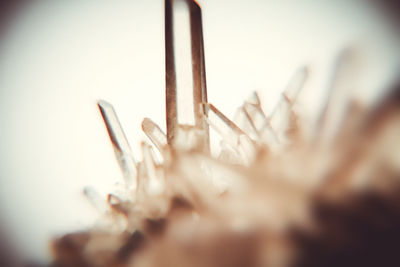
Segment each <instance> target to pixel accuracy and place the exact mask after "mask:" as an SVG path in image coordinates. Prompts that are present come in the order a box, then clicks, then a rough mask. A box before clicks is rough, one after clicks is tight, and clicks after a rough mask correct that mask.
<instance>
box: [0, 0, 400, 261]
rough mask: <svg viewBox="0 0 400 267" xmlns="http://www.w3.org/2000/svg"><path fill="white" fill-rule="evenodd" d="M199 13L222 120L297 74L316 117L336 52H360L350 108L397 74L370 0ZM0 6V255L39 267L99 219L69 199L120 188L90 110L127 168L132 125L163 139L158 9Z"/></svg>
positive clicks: (223, 3)
mask: <svg viewBox="0 0 400 267" xmlns="http://www.w3.org/2000/svg"><path fill="white" fill-rule="evenodd" d="M18 2H19V4H18ZM199 2H200V4H201V5H202V7H203V22H204V38H205V56H206V71H207V84H208V98H209V102H211V103H213V104H215V105H216V106H217V107H219V108H220V109H221V110H222V111H223V112H224V113H225V114H227V115H228V116H233V114H234V112H235V109H236V107H237V106H239V105H240V104H241V103H242V101H243V100H244V99H245V98H246V97H247V96H248V95H249V94H250V93H251V92H252V91H254V90H257V91H259V92H260V95H261V96H262V100H263V101H264V107H265V110H266V112H268V111H270V110H271V109H272V108H273V104H274V103H275V102H276V101H277V100H278V98H279V94H280V92H281V91H282V90H283V89H284V87H285V85H286V83H287V81H288V80H289V78H290V76H291V75H292V74H293V73H294V72H295V70H296V69H297V68H299V67H301V66H303V65H305V64H308V65H310V67H311V80H310V81H309V83H308V86H307V90H306V91H305V92H303V94H302V96H301V99H300V103H299V105H300V106H301V107H302V109H303V110H304V112H305V113H307V112H308V113H309V114H311V115H313V114H316V113H317V112H318V108H319V107H320V105H321V104H322V99H323V97H324V95H325V94H326V89H327V87H328V80H329V76H330V73H331V71H332V68H333V64H334V61H335V59H336V57H337V55H338V54H339V52H340V51H341V50H342V49H343V48H345V47H349V46H351V47H355V48H356V51H358V52H357V53H359V54H360V60H361V63H362V64H360V68H359V69H358V70H357V71H356V72H357V73H358V74H359V76H357V82H356V83H355V88H354V89H355V91H354V92H355V93H354V94H355V95H357V96H358V97H359V99H360V100H361V101H364V102H368V101H371V100H373V99H375V98H376V97H377V96H378V95H379V94H380V93H381V92H382V89H383V88H385V87H387V85H388V84H389V83H390V82H391V81H392V80H393V79H395V78H396V74H398V73H399V70H400V68H399V66H400V51H399V50H398V47H400V46H399V43H400V42H399V36H398V35H397V32H398V28H397V25H396V24H394V23H393V20H392V18H391V17H390V15H389V14H390V12H386V11H387V10H390V9H387V10H386V11H385V9H384V8H382V7H383V6H384V5H382V3H378V2H379V1H377V2H376V3H374V2H368V1H348V0H339V1H317V0H315V1H311V0H306V1H273V0H247V1H235V0H230V1H228V0H218V1H211V0H203V1H199ZM0 8H1V11H0V16H1V21H0V23H1V24H0V40H1V41H0V227H1V229H2V230H1V231H0V232H2V233H3V234H1V233H0V238H1V240H0V241H1V242H2V244H3V245H2V246H0V248H1V250H2V251H3V250H6V249H7V250H10V251H12V250H13V251H17V252H18V253H20V255H22V257H26V258H28V259H30V260H32V261H39V262H42V261H46V259H48V258H49V255H50V252H49V240H50V239H51V238H52V237H54V236H57V235H60V234H63V233H66V232H70V231H76V230H82V229H86V228H89V227H90V226H91V225H92V224H93V223H94V222H95V220H96V218H98V214H97V213H96V211H95V210H94V209H93V208H92V207H91V205H90V204H89V202H88V201H87V200H86V199H85V198H84V197H83V194H82V189H83V188H84V187H85V186H87V185H90V186H93V187H95V188H96V189H97V190H98V191H99V192H100V193H101V194H103V195H105V194H106V193H107V192H109V191H112V189H113V188H114V187H115V183H118V182H121V175H120V171H119V169H118V165H117V163H116V161H115V159H114V154H113V150H112V147H111V144H110V142H109V139H108V136H107V133H106V130H105V127H104V124H103V121H102V119H101V116H100V114H99V112H98V109H97V106H96V100H97V99H105V100H108V101H109V102H111V103H112V104H113V105H114V106H115V108H116V111H117V113H118V115H119V117H120V121H121V123H122V125H123V127H124V129H125V131H126V135H127V137H128V139H129V140H130V143H131V146H132V148H133V151H134V152H135V156H136V157H137V158H140V157H141V155H140V152H139V149H138V148H139V143H140V141H141V140H145V137H144V135H143V134H142V133H141V127H140V124H141V121H142V119H143V118H144V117H150V118H152V119H153V120H154V121H155V122H157V123H158V124H159V125H160V126H161V128H163V129H165V122H164V118H165V113H164V109H165V104H164V97H165V94H164V90H165V89H164V88H165V82H164V74H165V71H164V24H163V16H164V11H163V8H164V3H163V0H147V1H139V0H137V1H136V0H135V1H105V0H101V1H50V0H48V1H46V0H44V1H25V2H22V1H8V2H7V1H4V3H3V4H2V7H0ZM2 247H3V248H2ZM1 255H2V254H1V253H0V257H1Z"/></svg>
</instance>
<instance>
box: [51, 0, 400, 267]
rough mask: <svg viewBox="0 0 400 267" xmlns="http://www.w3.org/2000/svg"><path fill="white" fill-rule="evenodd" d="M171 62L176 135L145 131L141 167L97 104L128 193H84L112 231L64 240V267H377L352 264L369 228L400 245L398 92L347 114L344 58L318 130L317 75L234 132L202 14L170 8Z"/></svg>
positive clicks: (299, 75) (257, 103) (169, 87)
mask: <svg viewBox="0 0 400 267" xmlns="http://www.w3.org/2000/svg"><path fill="white" fill-rule="evenodd" d="M165 50H166V126H167V127H166V129H167V132H166V133H164V132H163V131H162V130H161V128H160V127H159V126H158V125H157V124H156V123H154V122H153V121H152V120H150V119H148V118H145V119H144V120H143V123H142V129H143V131H144V133H145V134H146V135H147V137H148V139H149V140H150V142H151V143H148V142H142V144H141V153H142V160H141V161H139V162H136V161H135V160H134V157H133V155H132V152H131V148H130V146H129V144H128V141H127V139H126V137H125V135H124V132H123V130H122V128H121V125H120V123H119V121H118V118H117V116H116V114H115V111H114V109H113V107H112V106H111V105H110V104H109V103H107V102H105V101H99V102H98V106H99V108H100V111H101V114H102V116H103V119H104V122H105V125H106V128H107V131H108V134H109V136H110V140H111V143H112V146H113V148H114V150H115V155H116V159H117V161H118V163H119V166H120V168H121V171H122V175H123V177H124V179H125V183H126V188H125V191H124V192H123V193H122V194H121V195H117V194H109V195H108V197H107V200H105V199H103V198H102V197H101V196H100V195H99V194H98V193H96V191H95V190H94V189H92V188H87V189H86V190H85V194H86V195H87V196H88V198H89V199H90V200H91V202H92V204H93V205H94V206H95V207H96V209H97V210H99V212H100V213H101V214H103V217H102V218H100V219H99V221H101V223H100V224H98V225H97V226H96V227H94V229H92V230H89V231H86V232H81V233H74V234H69V235H65V236H63V237H61V238H59V239H57V240H55V241H54V243H53V249H54V254H55V263H54V264H55V266H141V267H152V266H157V267H159V266H163V267H168V266H171V267H180V266H182V267H192V266H193V267H195V266H196V267H197V266H199V267H200V266H202V267H204V266H207V267H221V266H230V267H239V266H246V267H256V266H278V267H279V266H331V265H332V262H335V263H337V264H336V266H369V265H368V264H367V265H366V263H369V262H371V261H369V260H368V259H369V258H371V259H375V258H374V257H375V254H374V253H373V252H371V253H366V254H363V255H362V256H360V255H358V254H354V253H353V252H354V251H356V252H357V251H358V252H359V251H369V250H368V249H369V246H370V245H371V244H373V241H371V242H372V243H370V242H368V240H369V239H368V238H366V237H365V236H368V234H367V235H365V233H363V232H362V231H361V230H360V229H366V230H365V231H366V232H368V233H373V234H376V235H377V236H382V235H387V238H388V239H387V240H391V239H390V237H391V236H395V237H396V238H398V237H399V230H396V229H397V228H398V225H397V226H396V227H393V228H390V227H392V226H393V223H392V220H391V219H390V218H392V217H390V216H392V215H393V214H397V215H396V216H397V217H395V218H397V219H398V218H400V217H399V216H398V214H400V208H399V206H398V205H397V206H396V205H395V206H390V205H389V204H391V203H396V201H397V203H399V202H398V197H396V196H398V195H399V194H398V192H399V190H398V188H399V179H398V178H399V174H400V161H399V156H398V155H399V152H400V141H399V138H398V137H399V136H400V110H399V107H400V105H399V104H400V93H399V89H396V90H394V91H393V93H392V94H391V95H390V96H389V97H387V98H385V99H383V100H382V101H381V102H380V104H379V103H378V104H377V105H376V106H374V107H363V106H362V105H360V104H358V103H357V101H356V100H354V99H344V100H343V99H341V100H340V101H339V100H338V99H340V98H337V95H338V94H340V91H343V90H347V89H349V88H348V87H347V85H346V78H344V77H346V75H343V72H344V73H346V70H348V69H351V68H350V67H348V66H347V65H346V64H347V62H348V57H350V56H351V55H350V54H349V53H344V54H343V56H342V57H341V58H340V59H339V61H338V64H337V67H336V69H335V71H334V73H333V75H332V77H333V78H332V86H331V91H330V94H329V96H328V98H327V101H326V104H325V107H324V108H323V109H322V110H323V111H322V112H321V115H320V116H317V120H316V121H315V122H312V121H311V122H310V121H306V120H303V119H302V118H301V116H300V115H299V114H298V113H297V112H296V110H295V108H294V106H295V104H296V103H297V99H298V98H299V96H300V95H301V91H302V89H303V88H304V87H305V86H306V85H307V80H308V76H309V68H308V67H303V68H300V69H299V70H298V71H297V72H296V73H295V74H294V76H293V78H292V79H291V81H290V82H289V84H288V86H287V88H286V89H285V90H284V92H283V93H282V97H281V99H280V100H279V101H278V103H277V105H276V107H275V108H274V109H273V111H272V113H271V114H265V112H264V110H263V108H262V104H261V100H260V97H259V96H258V94H257V93H253V94H252V95H251V96H250V98H249V99H248V100H246V101H245V102H244V104H243V105H242V106H241V107H239V109H238V111H237V113H236V115H235V117H234V119H233V120H231V119H230V118H229V117H228V116H226V115H224V114H223V113H222V112H221V111H220V110H219V109H218V108H217V107H215V106H214V105H213V104H211V103H209V102H208V100H207V93H206V79H205V63H204V46H203V34H202V22H201V9H200V7H199V5H198V4H197V3H196V2H195V1H191V0H165ZM337 101H339V103H337ZM348 103H350V104H348ZM314 125H315V127H314ZM332 125H335V126H334V127H333V128H332ZM310 127H311V128H312V127H314V128H315V129H314V128H313V129H314V130H311V131H310V130H309V129H307V128H310ZM329 128H331V129H329ZM209 130H212V131H216V132H217V133H218V134H219V135H220V137H221V143H220V146H221V151H220V153H219V155H216V156H215V155H212V154H211V153H210V140H209V136H210V135H209ZM154 149H157V150H158V152H159V153H158V154H160V155H161V157H162V158H161V159H158V158H157V157H156V156H155V155H156V154H155V151H154ZM368 194H372V195H373V196H374V197H375V198H377V199H382V200H381V202H379V201H378V202H376V201H375V202H371V201H372V200H371V197H370V195H368ZM382 196H383V197H382ZM375 198H372V199H375ZM368 201H370V202H368ZM385 201H386V202H385ZM365 203H367V204H368V203H372V204H370V205H369V204H368V205H367V204H365ZM374 203H375V204H376V205H378V204H379V205H381V206H382V209H379V210H378V209H376V210H375V208H374V206H373V204H374ZM377 203H378V204H377ZM388 203H389V204H388ZM387 205H389V206H390V207H391V209H389V208H388V209H385V207H387ZM376 214H380V215H376ZM385 216H386V217H385ZM393 216H395V215H393ZM377 217H379V218H377ZM388 218H389V219H388ZM379 219H381V221H379ZM395 222H398V220H397V221H396V220H395ZM353 225H355V226H354V227H353ZM352 227H353V228H352ZM363 227H364V228H363ZM385 227H386V228H385ZM391 231H392V232H391ZM392 233H395V234H394V235H393V234H392ZM363 238H366V239H363ZM382 240H384V239H382ZM388 242H389V243H385V244H381V246H380V248H379V249H381V250H382V249H384V248H385V249H386V248H387V247H388V246H387V244H391V243H390V241H388ZM379 249H378V248H377V250H379ZM346 253H348V254H346ZM377 253H378V252H377ZM361 254H362V253H361ZM343 255H344V256H343ZM376 255H378V254H376ZM379 255H380V254H379ZM390 255H391V254H390ZM390 255H389V256H387V257H383V258H384V259H386V260H387V259H388V257H390ZM349 259H351V260H349ZM397 262H398V260H397ZM334 265H335V264H334ZM384 265H385V264H384ZM385 266H389V265H385Z"/></svg>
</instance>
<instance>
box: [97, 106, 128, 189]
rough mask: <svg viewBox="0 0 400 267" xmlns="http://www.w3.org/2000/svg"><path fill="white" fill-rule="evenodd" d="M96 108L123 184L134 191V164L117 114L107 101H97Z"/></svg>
mask: <svg viewBox="0 0 400 267" xmlns="http://www.w3.org/2000/svg"><path fill="white" fill-rule="evenodd" d="M98 106H99V109H100V112H101V115H102V117H103V120H104V123H105V124H106V128H107V132H108V135H109V136H110V139H111V143H112V144H113V148H114V152H115V156H116V158H117V161H118V164H119V166H120V168H121V171H122V173H123V176H124V179H125V183H126V184H127V186H128V187H129V188H131V189H135V188H136V163H135V160H134V158H133V154H132V151H131V147H130V145H129V143H128V140H127V139H126V136H125V133H124V131H123V130H122V126H121V124H120V122H119V120H118V117H117V114H116V113H115V110H114V108H113V106H112V105H111V104H110V103H108V102H107V101H104V100H100V101H98Z"/></svg>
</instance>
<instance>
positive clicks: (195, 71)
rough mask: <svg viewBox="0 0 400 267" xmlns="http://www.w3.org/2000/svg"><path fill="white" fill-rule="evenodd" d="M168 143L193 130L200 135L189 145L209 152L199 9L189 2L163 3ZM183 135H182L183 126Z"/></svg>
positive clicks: (168, 0)
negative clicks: (204, 106) (203, 106)
mask: <svg viewBox="0 0 400 267" xmlns="http://www.w3.org/2000/svg"><path fill="white" fill-rule="evenodd" d="M165 51H166V107H167V140H168V143H169V144H172V145H174V144H175V143H176V144H177V146H180V147H185V148H186V149H190V148H191V147H190V146H182V144H181V143H179V142H178V143H177V142H176V140H175V139H176V137H177V135H182V134H184V135H186V134H187V133H186V130H187V129H189V128H193V129H194V131H195V132H202V133H201V134H194V135H190V134H189V135H190V136H191V137H192V138H195V139H198V140H193V142H191V143H192V144H193V145H194V146H196V149H199V148H201V149H202V150H203V151H209V134H208V125H207V124H206V122H205V121H204V119H203V117H204V110H203V108H202V106H201V103H203V102H207V92H206V78H205V66H204V48H203V30H202V22H201V9H200V7H199V6H198V5H197V3H196V2H194V1H190V0H166V1H165ZM181 126H184V127H183V129H184V130H183V133H182V127H181Z"/></svg>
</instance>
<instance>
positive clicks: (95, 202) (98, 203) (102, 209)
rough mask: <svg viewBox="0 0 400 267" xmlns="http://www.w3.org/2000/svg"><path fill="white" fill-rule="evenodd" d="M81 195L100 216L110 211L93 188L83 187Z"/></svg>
mask: <svg viewBox="0 0 400 267" xmlns="http://www.w3.org/2000/svg"><path fill="white" fill-rule="evenodd" d="M83 194H84V195H85V196H86V197H87V198H88V199H89V202H90V203H91V204H92V206H93V207H94V208H95V209H96V210H97V211H98V212H99V213H100V214H104V213H106V212H107V211H109V210H110V209H109V207H108V205H107V202H106V201H105V200H104V198H103V197H102V196H101V195H100V194H99V193H98V192H97V191H96V189H94V188H93V187H85V189H84V190H83Z"/></svg>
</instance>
